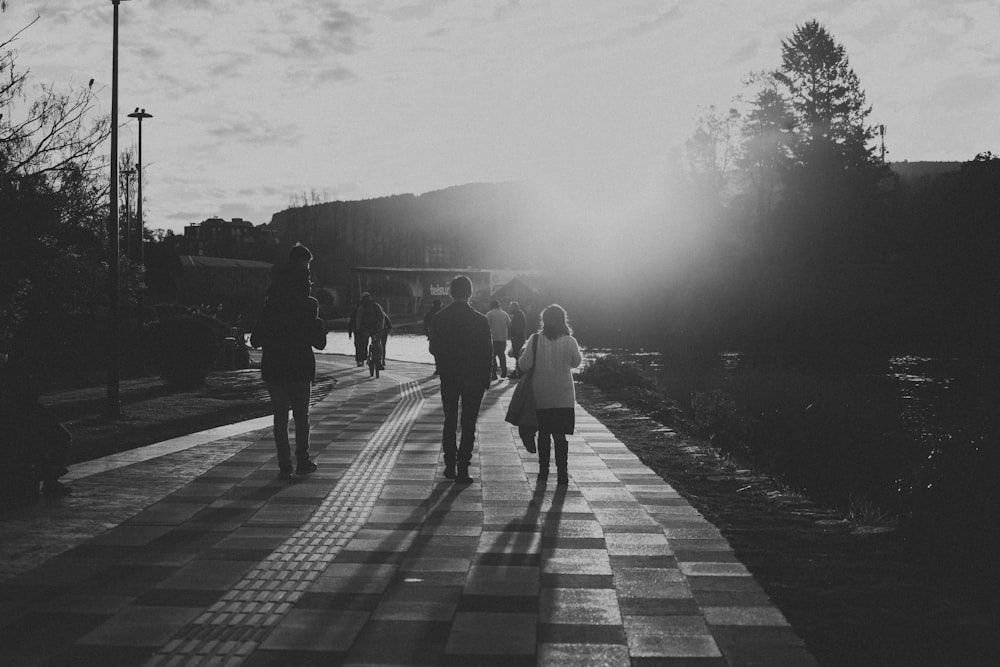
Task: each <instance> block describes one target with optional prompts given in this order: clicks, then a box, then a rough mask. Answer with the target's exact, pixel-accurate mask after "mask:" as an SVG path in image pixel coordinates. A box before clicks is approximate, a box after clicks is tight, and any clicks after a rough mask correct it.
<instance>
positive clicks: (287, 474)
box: [278, 468, 292, 479]
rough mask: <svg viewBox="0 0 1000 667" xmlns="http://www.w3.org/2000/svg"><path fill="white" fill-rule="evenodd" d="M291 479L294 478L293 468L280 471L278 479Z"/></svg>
mask: <svg viewBox="0 0 1000 667" xmlns="http://www.w3.org/2000/svg"><path fill="white" fill-rule="evenodd" d="M291 478H292V469H291V468H283V469H281V470H279V471H278V479H291Z"/></svg>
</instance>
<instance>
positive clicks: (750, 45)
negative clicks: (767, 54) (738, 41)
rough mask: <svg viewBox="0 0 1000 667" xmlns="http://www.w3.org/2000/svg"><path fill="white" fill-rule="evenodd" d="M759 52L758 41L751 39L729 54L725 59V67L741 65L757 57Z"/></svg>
mask: <svg viewBox="0 0 1000 667" xmlns="http://www.w3.org/2000/svg"><path fill="white" fill-rule="evenodd" d="M759 52H760V40H759V39H752V40H750V41H749V42H747V43H746V44H744V45H743V46H741V47H740V48H738V49H736V50H735V51H733V52H732V53H730V54H729V57H728V58H726V63H725V64H726V65H742V64H743V63H745V62H748V61H751V60H753V59H754V58H756V57H757V54H758V53H759Z"/></svg>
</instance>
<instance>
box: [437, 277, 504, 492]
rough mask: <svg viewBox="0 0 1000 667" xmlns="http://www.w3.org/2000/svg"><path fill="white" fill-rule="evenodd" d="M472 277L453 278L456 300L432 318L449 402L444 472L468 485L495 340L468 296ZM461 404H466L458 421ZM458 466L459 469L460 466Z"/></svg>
mask: <svg viewBox="0 0 1000 667" xmlns="http://www.w3.org/2000/svg"><path fill="white" fill-rule="evenodd" d="M471 297H472V281H471V280H469V278H468V277H466V276H458V277H456V278H455V279H454V280H452V281H451V298H452V299H454V303H452V304H451V305H450V306H448V307H447V308H444V309H443V310H441V312H439V313H437V314H436V315H435V316H434V318H433V319H432V320H431V323H430V326H431V331H430V339H431V342H430V348H431V354H433V355H434V360H435V362H436V364H437V369H438V372H439V374H440V376H441V403H442V405H443V406H444V431H443V433H442V435H441V448H442V449H443V450H444V464H445V468H444V476H445V477H447V478H448V479H454V480H455V481H456V482H461V483H465V484H467V483H469V482H472V481H473V480H472V477H471V476H470V475H469V464H470V463H471V461H472V446H473V443H474V442H475V440H476V421H477V420H478V419H479V406H480V405H481V404H482V402H483V394H484V393H485V392H486V388H487V387H489V385H490V365H491V363H492V357H493V341H492V336H491V335H490V325H489V324H488V323H487V321H486V317H485V316H484V315H483V314H482V313H478V312H476V311H475V310H474V309H473V308H472V306H471V305H469V299H470V298H471ZM459 402H461V405H462V414H461V420H459ZM460 422H461V427H462V437H461V439H460V440H459V443H458V445H457V446H456V439H457V429H458V426H459V423H460ZM456 468H457V470H456Z"/></svg>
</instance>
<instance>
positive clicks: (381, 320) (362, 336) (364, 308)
mask: <svg viewBox="0 0 1000 667" xmlns="http://www.w3.org/2000/svg"><path fill="white" fill-rule="evenodd" d="M384 327H385V311H384V310H382V306H380V305H379V304H378V302H377V301H375V300H374V299H372V295H371V294H369V293H368V292H364V293H362V294H361V303H360V304H358V307H357V309H356V310H355V311H354V313H353V314H352V315H351V320H350V322H348V325H347V337H348V338H350V337H351V335H352V334H353V335H354V361H355V362H357V364H358V366H359V367H360V366H364V365H365V361H366V360H367V359H368V343H369V341H370V340H371V337H372V336H375V335H381V333H382V329H383V328H384Z"/></svg>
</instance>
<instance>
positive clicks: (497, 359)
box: [493, 340, 507, 377]
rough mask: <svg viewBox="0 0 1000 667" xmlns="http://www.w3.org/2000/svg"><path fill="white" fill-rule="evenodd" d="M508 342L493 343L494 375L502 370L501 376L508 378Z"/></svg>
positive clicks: (498, 341) (496, 341)
mask: <svg viewBox="0 0 1000 667" xmlns="http://www.w3.org/2000/svg"><path fill="white" fill-rule="evenodd" d="M506 352H507V341H505V340H495V341H493V375H496V374H497V369H498V368H499V369H500V376H501V377H507V354H506Z"/></svg>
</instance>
